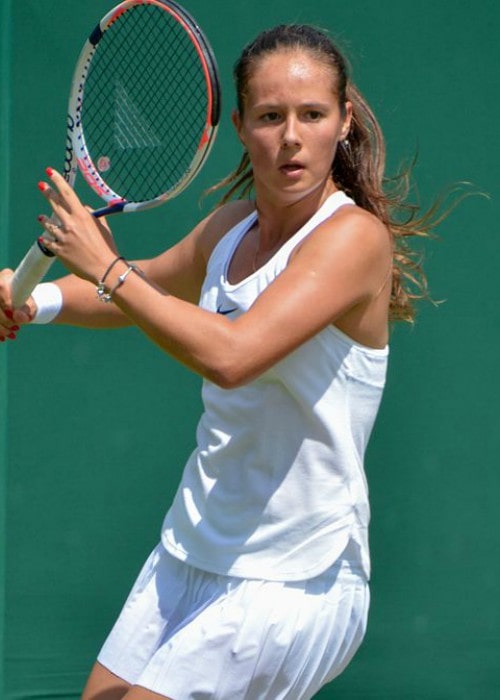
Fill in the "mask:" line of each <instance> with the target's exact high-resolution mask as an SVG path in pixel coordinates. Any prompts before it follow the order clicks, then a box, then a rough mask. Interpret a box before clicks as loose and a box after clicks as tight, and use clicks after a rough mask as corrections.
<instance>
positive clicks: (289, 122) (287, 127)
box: [281, 115, 300, 148]
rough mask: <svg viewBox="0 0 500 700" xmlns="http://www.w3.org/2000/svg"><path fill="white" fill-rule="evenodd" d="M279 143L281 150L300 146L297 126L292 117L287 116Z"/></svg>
mask: <svg viewBox="0 0 500 700" xmlns="http://www.w3.org/2000/svg"><path fill="white" fill-rule="evenodd" d="M281 142H282V145H283V148H290V147H291V146H299V145H300V133H299V124H298V122H297V119H296V117H295V116H293V115H290V116H288V117H287V118H286V120H285V122H284V125H283V134H282V136H281Z"/></svg>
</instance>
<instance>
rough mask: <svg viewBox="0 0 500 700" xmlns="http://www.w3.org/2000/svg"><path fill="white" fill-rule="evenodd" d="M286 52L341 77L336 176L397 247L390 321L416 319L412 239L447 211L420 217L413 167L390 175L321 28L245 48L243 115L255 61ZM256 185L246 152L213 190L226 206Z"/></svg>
mask: <svg viewBox="0 0 500 700" xmlns="http://www.w3.org/2000/svg"><path fill="white" fill-rule="evenodd" d="M282 49H300V50H306V51H308V52H310V53H311V54H312V55H313V56H314V57H315V58H317V59H318V60H319V61H322V62H323V63H326V64H328V65H329V66H330V67H331V68H332V70H333V72H334V74H335V76H336V90H337V93H338V99H339V104H340V106H341V107H344V105H345V103H346V102H351V103H352V121H351V127H350V131H349V135H348V138H347V139H346V140H345V141H342V142H341V143H340V144H339V146H338V148H337V152H336V154H335V158H334V160H333V163H332V178H333V180H334V181H335V183H336V184H337V185H338V187H339V188H341V189H342V190H344V191H345V192H346V193H347V194H348V195H350V196H351V197H352V198H353V199H354V201H355V202H356V204H357V205H358V206H360V207H362V208H363V209H366V210H367V211H369V212H371V213H373V214H374V215H375V216H376V217H377V218H378V219H379V220H380V221H382V222H383V223H384V224H385V225H386V226H387V227H388V229H389V230H390V232H391V234H392V239H393V246H394V254H393V273H392V293H391V302H390V318H391V320H394V321H396V320H404V321H413V319H414V316H415V308H414V303H413V302H414V300H415V299H419V298H423V297H428V292H427V279H426V276H425V273H424V272H423V270H422V267H421V264H420V256H419V255H418V254H417V253H416V252H415V251H413V250H412V249H411V248H410V246H409V245H408V239H409V238H411V237H413V236H418V237H426V236H429V235H430V233H431V231H432V230H433V229H434V228H435V227H436V226H437V225H438V224H439V223H440V221H441V220H442V219H443V218H444V216H445V215H446V213H445V214H441V215H439V210H440V207H439V206H438V205H435V206H434V207H432V208H431V209H430V210H429V212H427V213H425V214H424V215H422V216H420V217H419V216H418V207H417V206H415V205H412V204H409V203H408V202H407V201H406V200H407V196H408V193H409V189H410V182H411V167H409V168H407V169H406V170H404V171H403V172H402V173H400V174H399V175H397V176H396V177H394V178H392V179H388V178H386V177H385V175H384V171H385V142H384V137H383V134H382V131H381V129H380V126H379V124H378V122H377V119H376V117H375V115H374V114H373V112H372V110H371V108H370V107H369V105H368V103H367V102H366V100H365V99H364V98H363V96H362V95H361V93H360V92H359V90H358V89H357V88H356V86H355V85H354V84H353V82H352V81H351V80H350V78H349V70H348V65H347V62H346V60H345V58H344V57H343V55H342V54H341V53H340V51H339V50H338V49H337V48H336V46H334V44H333V42H332V41H331V40H330V38H329V37H328V36H327V34H326V33H325V32H323V31H321V30H319V29H316V28H314V27H311V26H309V25H301V24H292V25H279V26H277V27H274V28H273V29H270V30H267V31H264V32H262V33H261V34H259V35H258V36H257V38H256V39H255V40H254V41H252V42H251V43H250V44H248V45H247V46H246V47H245V48H244V50H243V52H242V54H241V56H240V58H239V59H238V61H237V63H236V64H235V67H234V80H235V85H236V96H237V107H238V110H239V112H240V115H242V114H243V112H244V108H245V98H246V90H247V86H248V81H249V78H250V76H251V73H252V70H253V68H254V66H255V64H256V62H257V61H258V60H259V59H260V58H261V57H262V56H263V55H265V54H269V53H273V52H275V51H278V50H282ZM252 186H253V173H252V167H251V163H250V159H249V156H248V154H247V153H246V152H245V153H244V154H243V156H242V158H241V161H240V163H239V165H238V167H237V168H236V170H235V171H234V172H232V173H231V174H230V175H229V176H228V177H226V178H225V179H224V180H222V181H221V182H220V183H218V184H217V185H215V187H213V188H211V190H209V191H214V190H218V189H219V188H222V187H228V188H229V189H228V190H227V192H226V193H225V194H224V196H223V198H222V200H221V202H220V204H224V203H226V202H228V201H229V200H230V199H232V198H233V197H239V198H243V197H245V196H247V195H249V193H250V191H251V190H252Z"/></svg>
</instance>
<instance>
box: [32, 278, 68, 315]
mask: <svg viewBox="0 0 500 700" xmlns="http://www.w3.org/2000/svg"><path fill="white" fill-rule="evenodd" d="M31 296H32V297H33V300H34V302H35V304H36V308H37V311H36V314H35V317H34V319H33V320H32V322H31V323H50V322H51V321H53V320H54V319H55V317H56V316H57V314H58V313H59V311H60V310H61V309H62V305H63V297H62V292H61V290H60V289H59V287H58V286H57V284H54V283H53V282H43V283H42V284H37V285H36V287H35V289H34V290H33V292H32V293H31Z"/></svg>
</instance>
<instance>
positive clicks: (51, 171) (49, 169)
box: [45, 168, 54, 177]
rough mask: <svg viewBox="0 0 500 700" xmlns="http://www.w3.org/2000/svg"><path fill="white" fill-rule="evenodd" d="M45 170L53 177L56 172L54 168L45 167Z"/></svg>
mask: <svg viewBox="0 0 500 700" xmlns="http://www.w3.org/2000/svg"><path fill="white" fill-rule="evenodd" d="M45 172H46V173H47V175H48V176H49V177H52V175H53V174H54V171H53V170H52V168H45Z"/></svg>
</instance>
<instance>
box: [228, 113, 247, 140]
mask: <svg viewBox="0 0 500 700" xmlns="http://www.w3.org/2000/svg"><path fill="white" fill-rule="evenodd" d="M231 121H232V122H233V126H234V128H235V130H236V133H237V134H238V138H239V140H240V141H241V143H242V144H243V146H245V141H244V138H243V133H242V132H243V120H242V118H241V115H240V113H239V112H238V110H237V109H233V111H232V112H231ZM245 147H246V146H245Z"/></svg>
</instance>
